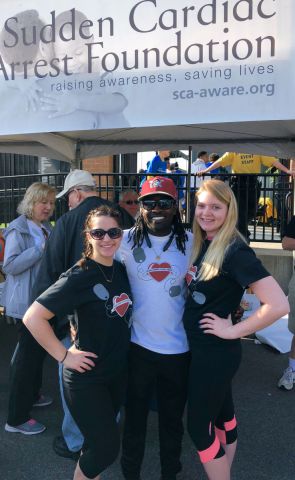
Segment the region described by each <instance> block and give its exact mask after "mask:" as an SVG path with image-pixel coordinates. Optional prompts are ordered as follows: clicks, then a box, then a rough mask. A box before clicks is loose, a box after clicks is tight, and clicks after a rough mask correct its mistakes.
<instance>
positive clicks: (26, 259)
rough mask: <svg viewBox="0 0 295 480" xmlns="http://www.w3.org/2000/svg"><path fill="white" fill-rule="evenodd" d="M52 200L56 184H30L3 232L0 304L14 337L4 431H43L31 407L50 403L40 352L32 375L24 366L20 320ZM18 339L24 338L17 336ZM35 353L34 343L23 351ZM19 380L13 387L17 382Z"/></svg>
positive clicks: (45, 234)
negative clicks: (43, 390) (14, 324)
mask: <svg viewBox="0 0 295 480" xmlns="http://www.w3.org/2000/svg"><path fill="white" fill-rule="evenodd" d="M54 204H55V189H54V188H53V187H51V186H49V185H47V184H45V183H38V182H36V183H33V184H32V185H30V187H29V188H28V189H27V190H26V193H25V195H24V198H23V200H22V201H21V203H20V204H19V206H18V208H17V211H18V213H19V214H20V216H19V217H18V218H16V219H15V220H13V221H12V222H11V223H10V224H9V226H8V227H7V229H6V230H5V231H4V235H3V236H4V238H5V254H4V261H3V272H4V273H5V275H6V281H5V284H4V289H3V294H2V305H3V306H4V307H5V312H6V315H7V316H9V317H12V318H14V319H16V321H17V326H18V337H19V341H18V343H17V346H16V349H15V352H14V354H13V357H12V360H11V368H10V391H9V402H8V418H7V423H6V425H5V430H6V431H7V432H15V433H23V434H25V435H33V434H36V433H41V432H43V430H45V427H44V425H42V424H41V423H39V422H37V421H36V420H34V419H32V418H31V416H30V411H31V409H32V407H34V406H35V407H37V406H38V407H42V406H46V405H50V404H51V403H52V399H51V398H50V397H47V396H45V395H41V393H40V389H41V384H42V369H43V360H44V356H45V352H44V355H41V357H40V358H38V361H37V362H36V365H35V369H34V375H33V376H32V375H31V371H30V368H23V355H24V349H26V347H25V345H27V343H28V341H29V340H28V337H29V335H27V331H26V328H24V326H23V324H22V322H21V319H22V318H23V315H24V313H25V311H26V310H27V308H28V307H29V305H30V299H31V294H32V288H33V284H34V282H35V280H36V277H37V274H38V271H39V268H40V262H41V257H42V255H43V251H44V248H45V244H46V241H47V238H48V237H49V234H50V232H51V230H52V227H51V224H50V223H49V219H50V217H51V215H52V213H53V210H54ZM21 338H23V341H22V340H21ZM26 355H27V357H28V358H29V359H31V358H33V356H34V346H33V347H32V349H28V350H27V353H26ZM18 381H19V384H18V386H16V383H18Z"/></svg>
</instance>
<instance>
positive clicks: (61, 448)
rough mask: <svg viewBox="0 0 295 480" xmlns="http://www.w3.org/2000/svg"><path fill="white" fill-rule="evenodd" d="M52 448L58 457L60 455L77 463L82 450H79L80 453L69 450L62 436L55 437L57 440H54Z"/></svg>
mask: <svg viewBox="0 0 295 480" xmlns="http://www.w3.org/2000/svg"><path fill="white" fill-rule="evenodd" d="M52 448H53V450H54V451H55V453H56V455H59V456H60V457H65V458H71V459H72V460H74V461H75V462H77V461H78V459H79V457H80V452H81V450H79V451H78V452H72V451H71V450H69V449H68V446H67V444H66V442H65V439H64V437H63V436H62V435H59V436H58V437H55V439H54V440H53V444H52Z"/></svg>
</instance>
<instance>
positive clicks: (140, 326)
mask: <svg viewBox="0 0 295 480" xmlns="http://www.w3.org/2000/svg"><path fill="white" fill-rule="evenodd" d="M139 202H140V213H139V217H138V219H137V221H136V224H135V226H134V227H133V228H132V229H131V230H127V231H125V232H124V237H123V240H122V244H121V247H120V252H119V253H120V257H121V261H122V262H123V263H124V264H125V266H126V268H127V274H128V277H129V281H130V285H131V290H132V295H133V314H132V321H133V324H132V334H131V349H130V357H129V384H128V391H127V401H126V419H125V428H124V433H123V445H122V459H121V465H122V471H123V475H124V477H125V479H126V480H139V479H140V469H141V463H142V460H143V455H144V448H145V435H146V423H147V416H148V411H149V405H150V401H151V398H152V395H153V393H154V391H155V389H156V394H157V405H158V414H159V438H160V460H161V475H162V476H161V479H162V480H176V474H177V473H178V472H179V471H180V470H181V463H180V453H181V443H182V436H183V424H182V416H183V410H184V406H185V403H186V395H187V376H188V369H189V357H190V355H189V352H188V344H187V339H186V335H185V331H184V328H183V323H182V315H183V309H184V302H185V285H184V279H185V275H186V272H187V270H188V266H189V257H190V251H191V243H192V235H191V234H189V235H188V234H186V232H185V230H184V228H183V225H182V223H181V219H180V214H179V211H178V208H177V191H176V187H175V184H174V182H173V181H172V180H171V179H168V178H164V177H154V178H152V179H149V180H146V181H145V182H144V184H143V186H142V190H141V195H140V197H139Z"/></svg>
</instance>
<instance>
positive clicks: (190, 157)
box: [185, 145, 193, 223]
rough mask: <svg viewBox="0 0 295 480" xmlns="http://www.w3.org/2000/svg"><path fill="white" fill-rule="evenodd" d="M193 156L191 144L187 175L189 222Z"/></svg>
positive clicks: (187, 220) (187, 211)
mask: <svg viewBox="0 0 295 480" xmlns="http://www.w3.org/2000/svg"><path fill="white" fill-rule="evenodd" d="M192 157H193V148H192V146H191V145H189V147H188V168H187V177H186V214H185V221H186V223H189V221H190V209H191V197H190V190H191V170H192Z"/></svg>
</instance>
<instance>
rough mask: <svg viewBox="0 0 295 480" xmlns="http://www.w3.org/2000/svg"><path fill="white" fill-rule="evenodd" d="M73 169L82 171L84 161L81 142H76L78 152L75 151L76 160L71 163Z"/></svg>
mask: <svg viewBox="0 0 295 480" xmlns="http://www.w3.org/2000/svg"><path fill="white" fill-rule="evenodd" d="M71 168H72V169H73V168H79V169H82V160H81V145H80V140H77V142H76V150H75V160H72V161H71Z"/></svg>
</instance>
